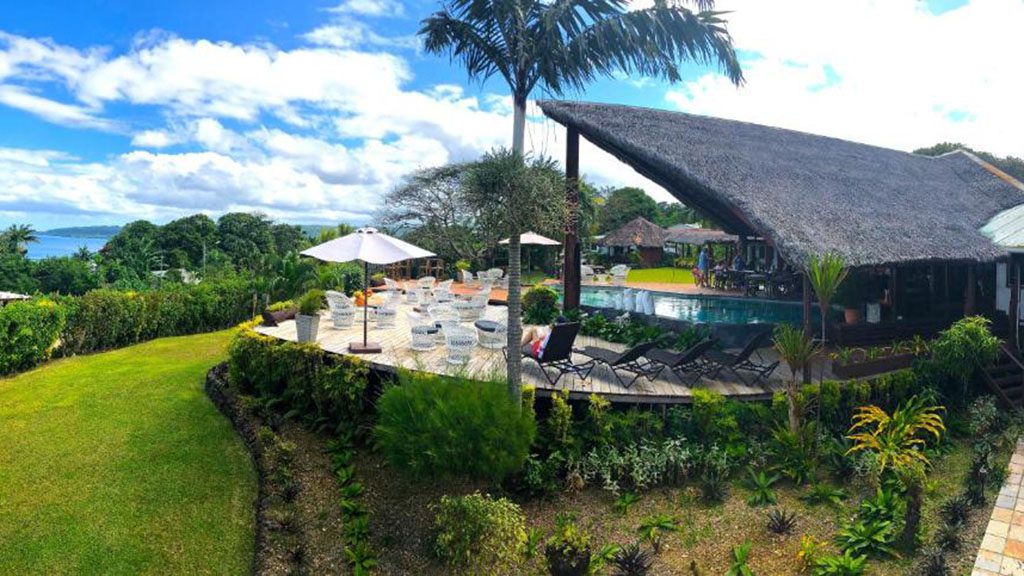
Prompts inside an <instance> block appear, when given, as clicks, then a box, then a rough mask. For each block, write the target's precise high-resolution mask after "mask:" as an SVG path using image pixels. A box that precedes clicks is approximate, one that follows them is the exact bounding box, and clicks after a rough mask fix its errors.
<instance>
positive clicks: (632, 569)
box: [611, 542, 654, 576]
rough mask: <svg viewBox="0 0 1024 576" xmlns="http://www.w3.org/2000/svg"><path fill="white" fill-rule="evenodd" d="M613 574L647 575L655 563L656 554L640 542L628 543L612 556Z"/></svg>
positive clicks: (615, 575) (623, 575) (618, 575)
mask: <svg viewBox="0 0 1024 576" xmlns="http://www.w3.org/2000/svg"><path fill="white" fill-rule="evenodd" d="M611 564H612V575H613V576H647V574H649V573H650V571H651V566H652V565H653V564H654V555H653V554H652V553H651V552H650V551H649V550H645V549H644V548H643V547H641V546H640V543H639V542H633V543H632V544H626V545H625V546H623V547H622V548H620V549H619V550H618V551H617V552H616V553H615V555H614V556H613V557H612V561H611Z"/></svg>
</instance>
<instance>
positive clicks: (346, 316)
mask: <svg viewBox="0 0 1024 576" xmlns="http://www.w3.org/2000/svg"><path fill="white" fill-rule="evenodd" d="M326 296H327V307H328V308H330V310H331V324H332V325H333V326H334V327H335V328H337V329H339V330H340V329H344V328H351V327H352V324H353V323H354V322H355V319H356V309H355V306H353V305H352V301H351V300H349V299H348V296H345V295H344V294H342V293H341V292H336V291H334V290H328V291H327V293H326Z"/></svg>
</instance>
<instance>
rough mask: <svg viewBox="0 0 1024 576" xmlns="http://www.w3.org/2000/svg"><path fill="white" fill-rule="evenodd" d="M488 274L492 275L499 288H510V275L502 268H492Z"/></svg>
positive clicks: (492, 279)
mask: <svg viewBox="0 0 1024 576" xmlns="http://www.w3.org/2000/svg"><path fill="white" fill-rule="evenodd" d="M487 275H488V276H490V278H491V282H493V283H494V285H495V286H498V287H499V288H504V289H506V290H507V289H508V277H507V276H505V271H504V270H502V269H501V268H491V269H490V270H488V271H487Z"/></svg>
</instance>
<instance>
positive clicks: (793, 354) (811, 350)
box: [775, 311, 824, 434]
mask: <svg viewBox="0 0 1024 576" xmlns="http://www.w3.org/2000/svg"><path fill="white" fill-rule="evenodd" d="M822 314H824V311H822ZM822 330H824V325H822ZM823 339H824V336H823ZM775 350H776V351H777V352H778V353H779V357H780V358H781V359H782V361H783V362H785V363H786V365H787V366H789V371H790V378H789V383H788V384H787V385H786V400H787V405H788V406H787V408H788V410H787V415H788V419H789V431H790V432H792V433H794V434H795V433H796V432H797V431H798V430H799V428H800V411H799V406H798V403H797V375H798V374H799V373H800V372H801V371H803V370H805V369H806V368H807V366H808V363H809V362H810V361H811V358H813V357H814V356H815V354H817V353H818V346H817V345H815V344H814V342H813V341H811V339H810V338H808V337H807V335H806V334H804V332H803V330H801V329H799V328H797V327H796V326H793V325H790V324H785V323H781V324H779V325H778V326H776V327H775Z"/></svg>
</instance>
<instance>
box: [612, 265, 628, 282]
mask: <svg viewBox="0 0 1024 576" xmlns="http://www.w3.org/2000/svg"><path fill="white" fill-rule="evenodd" d="M610 272H611V274H612V286H625V285H626V276H628V275H629V266H626V265H625V264H618V265H615V266H612V269H611V270H610Z"/></svg>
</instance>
